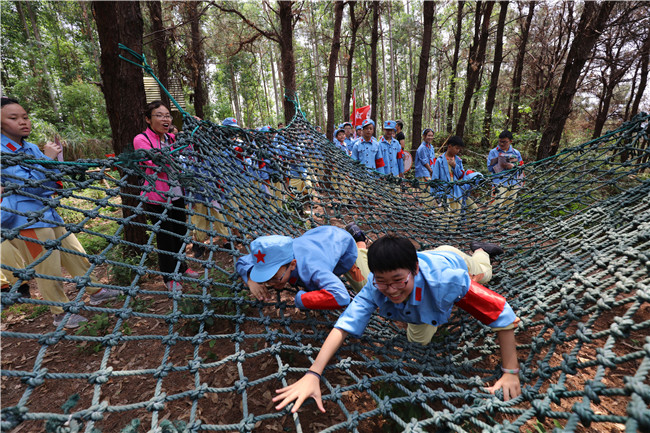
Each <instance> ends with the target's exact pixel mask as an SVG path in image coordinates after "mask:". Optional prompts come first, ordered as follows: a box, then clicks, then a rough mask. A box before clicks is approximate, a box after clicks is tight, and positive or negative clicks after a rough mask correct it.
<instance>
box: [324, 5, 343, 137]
mask: <svg viewBox="0 0 650 433" xmlns="http://www.w3.org/2000/svg"><path fill="white" fill-rule="evenodd" d="M344 5H345V3H343V1H342V0H338V1H336V2H335V3H334V36H332V49H331V50H330V62H329V69H328V73H327V97H326V98H327V129H326V131H327V138H329V139H330V140H332V138H333V135H334V116H335V114H334V86H335V84H336V64H337V62H338V59H339V51H340V49H341V21H343V6H344Z"/></svg>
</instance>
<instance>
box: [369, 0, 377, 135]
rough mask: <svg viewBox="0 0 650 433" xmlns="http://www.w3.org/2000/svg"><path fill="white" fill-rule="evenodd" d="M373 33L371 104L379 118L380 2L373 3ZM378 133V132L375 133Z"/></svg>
mask: <svg viewBox="0 0 650 433" xmlns="http://www.w3.org/2000/svg"><path fill="white" fill-rule="evenodd" d="M371 8H372V31H371V34H370V100H371V102H370V104H371V105H372V117H374V118H375V121H377V120H378V118H377V111H378V110H377V108H378V101H379V91H378V90H379V89H378V88H379V79H378V77H377V43H378V42H379V2H378V1H374V2H372V7H371ZM375 133H376V131H375Z"/></svg>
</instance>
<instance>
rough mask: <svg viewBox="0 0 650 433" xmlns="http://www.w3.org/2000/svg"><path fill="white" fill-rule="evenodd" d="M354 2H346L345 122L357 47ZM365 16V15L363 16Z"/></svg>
mask: <svg viewBox="0 0 650 433" xmlns="http://www.w3.org/2000/svg"><path fill="white" fill-rule="evenodd" d="M355 4H356V2H353V1H351V2H348V7H349V9H350V47H349V48H348V56H349V57H348V64H347V75H348V78H347V80H346V84H345V104H344V105H343V120H345V121H346V122H347V121H348V119H350V100H351V99H352V62H353V60H354V49H355V47H356V45H357V32H358V31H359V24H360V23H359V22H358V21H357V19H356V16H355V14H354V5H355ZM364 16H365V15H364Z"/></svg>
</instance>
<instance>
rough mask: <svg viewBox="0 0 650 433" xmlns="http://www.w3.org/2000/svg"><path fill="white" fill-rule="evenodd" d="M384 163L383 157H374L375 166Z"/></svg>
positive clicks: (382, 165)
mask: <svg viewBox="0 0 650 433" xmlns="http://www.w3.org/2000/svg"><path fill="white" fill-rule="evenodd" d="M385 165H386V164H384V158H379V159H375V167H377V168H382V167H384V166H385Z"/></svg>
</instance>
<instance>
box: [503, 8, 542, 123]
mask: <svg viewBox="0 0 650 433" xmlns="http://www.w3.org/2000/svg"><path fill="white" fill-rule="evenodd" d="M536 4H537V2H536V1H530V2H528V15H526V21H525V23H524V25H523V26H522V28H521V40H520V42H519V49H518V52H517V60H516V62H515V70H514V73H513V76H512V94H511V100H512V103H511V105H510V106H511V107H512V108H510V110H511V113H512V116H511V119H512V131H514V132H517V131H519V117H520V116H519V99H520V95H521V77H522V73H523V70H524V60H525V59H526V44H528V34H529V33H530V25H531V23H532V22H533V13H534V11H535V5H536Z"/></svg>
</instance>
